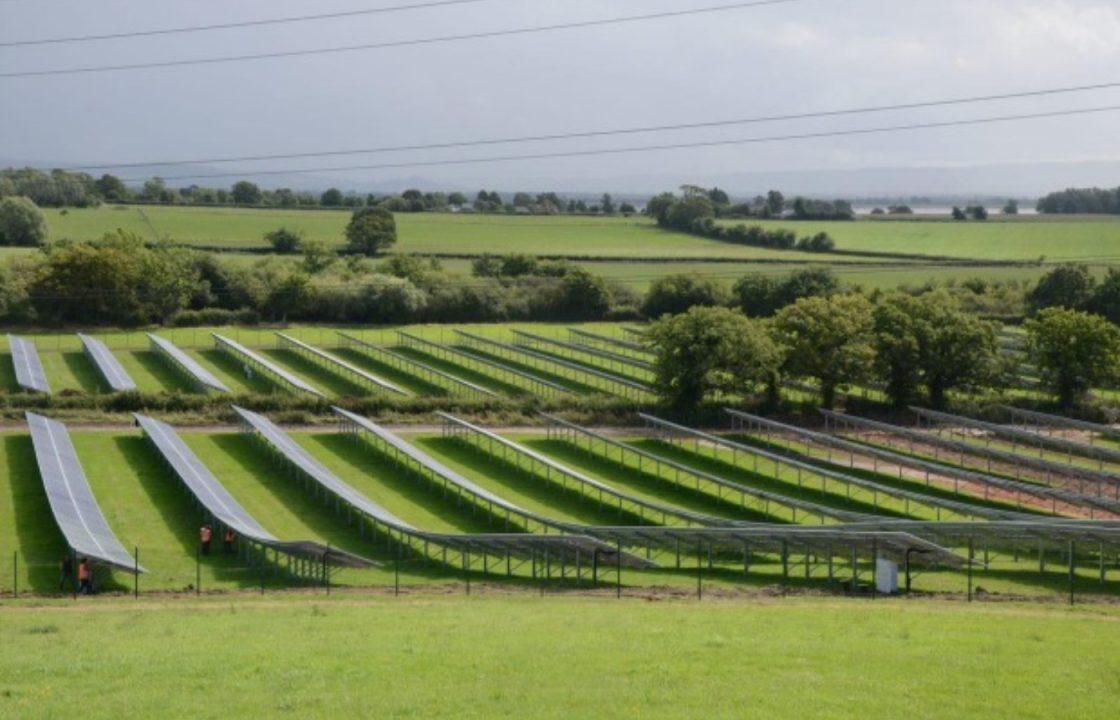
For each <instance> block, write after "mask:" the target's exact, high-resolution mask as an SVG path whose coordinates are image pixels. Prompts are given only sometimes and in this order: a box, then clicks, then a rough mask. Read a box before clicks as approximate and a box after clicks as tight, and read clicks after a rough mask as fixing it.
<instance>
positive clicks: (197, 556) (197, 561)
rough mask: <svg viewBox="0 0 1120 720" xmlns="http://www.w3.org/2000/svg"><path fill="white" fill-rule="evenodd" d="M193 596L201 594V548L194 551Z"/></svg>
mask: <svg viewBox="0 0 1120 720" xmlns="http://www.w3.org/2000/svg"><path fill="white" fill-rule="evenodd" d="M194 594H195V595H200V594H202V548H201V547H197V546H196V547H195V549H194Z"/></svg>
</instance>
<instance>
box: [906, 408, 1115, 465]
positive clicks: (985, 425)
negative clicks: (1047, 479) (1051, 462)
mask: <svg viewBox="0 0 1120 720" xmlns="http://www.w3.org/2000/svg"><path fill="white" fill-rule="evenodd" d="M910 410H912V411H913V412H915V413H917V415H918V417H920V418H924V419H925V420H928V421H930V422H935V423H941V424H943V425H951V426H960V427H967V428H972V429H974V430H981V431H983V432H986V433H988V434H989V435H992V436H995V437H998V438H1002V439H1003V440H1006V441H1010V442H1012V443H1015V444H1020V443H1021V444H1023V445H1028V446H1033V447H1035V448H1039V449H1042V450H1051V451H1053V452H1056V453H1063V454H1065V455H1066V456H1067V457H1069V458H1072V457H1073V456H1079V457H1083V458H1092V459H1093V460H1096V461H1098V462H1099V463H1101V465H1102V466H1103V464H1104V463H1105V462H1109V463H1120V450H1110V449H1108V448H1104V447H1100V446H1097V445H1086V444H1085V443H1079V442H1074V441H1072V440H1065V439H1063V438H1057V437H1048V436H1046V435H1040V434H1038V433H1033V432H1030V431H1028V430H1021V429H1019V428H1014V427H1009V426H1007V425H999V424H997V423H990V422H986V421H984V420H976V419H975V418H970V417H965V416H963V415H953V414H950V413H944V412H939V411H937V410H929V409H926V408H920V407H914V406H911V407H910Z"/></svg>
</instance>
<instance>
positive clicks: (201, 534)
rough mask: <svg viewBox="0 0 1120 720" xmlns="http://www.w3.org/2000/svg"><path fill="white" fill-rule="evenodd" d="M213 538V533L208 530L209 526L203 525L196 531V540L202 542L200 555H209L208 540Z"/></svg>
mask: <svg viewBox="0 0 1120 720" xmlns="http://www.w3.org/2000/svg"><path fill="white" fill-rule="evenodd" d="M213 536H214V531H213V530H212V529H211V528H210V525H209V524H206V525H203V526H202V528H201V529H200V530H199V531H198V539H199V540H200V541H201V542H202V554H203V555H209V554H210V539H211V538H212V537H213Z"/></svg>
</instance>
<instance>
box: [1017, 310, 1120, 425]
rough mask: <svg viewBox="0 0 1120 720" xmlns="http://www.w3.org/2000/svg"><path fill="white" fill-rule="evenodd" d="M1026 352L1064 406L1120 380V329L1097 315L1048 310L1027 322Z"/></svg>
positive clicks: (1048, 386) (1043, 379)
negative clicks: (1092, 390) (1091, 391)
mask: <svg viewBox="0 0 1120 720" xmlns="http://www.w3.org/2000/svg"><path fill="white" fill-rule="evenodd" d="M1026 328H1027V353H1028V356H1029V357H1030V359H1031V361H1032V362H1033V363H1034V364H1035V366H1036V367H1037V368H1038V372H1039V375H1040V377H1041V379H1042V384H1043V385H1044V386H1045V387H1046V388H1047V389H1048V390H1050V392H1052V393H1054V394H1055V395H1056V396H1057V397H1058V401H1059V402H1060V403H1061V404H1062V406H1064V407H1068V406H1070V405H1072V404H1074V403H1075V402H1076V401H1077V400H1079V399H1080V398H1082V397H1083V396H1084V395H1085V394H1086V393H1088V392H1089V390H1091V389H1092V388H1094V387H1100V386H1102V385H1112V384H1114V383H1116V382H1117V381H1120V329H1117V327H1116V326H1115V325H1112V324H1111V323H1109V322H1108V321H1107V320H1105V319H1104V318H1103V317H1100V316H1099V315H1091V314H1089V313H1086V312H1081V311H1078V310H1068V309H1065V308H1048V309H1046V310H1043V311H1042V312H1040V313H1038V315H1036V316H1035V317H1033V318H1031V319H1030V320H1028V321H1027V324H1026Z"/></svg>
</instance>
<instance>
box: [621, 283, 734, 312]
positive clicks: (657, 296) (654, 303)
mask: <svg viewBox="0 0 1120 720" xmlns="http://www.w3.org/2000/svg"><path fill="white" fill-rule="evenodd" d="M727 300H728V297H727V289H726V288H725V287H724V286H723V285H722V284H720V283H718V282H716V281H714V280H710V279H704V278H698V277H696V276H694V275H689V274H687V273H680V274H677V275H666V276H665V277H662V278H658V279H657V280H654V281H653V284H651V285H650V287H649V290H648V291H647V292H646V297H645V300H644V301H643V302H642V313H643V314H644V315H645V316H646V317H648V318H653V319H656V318H659V317H661V316H662V315H666V314H668V315H676V314H678V313H683V312H685V311H686V310H688V309H689V308H691V307H693V306H696V305H702V306H709V307H710V306H714V305H726V304H727Z"/></svg>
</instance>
